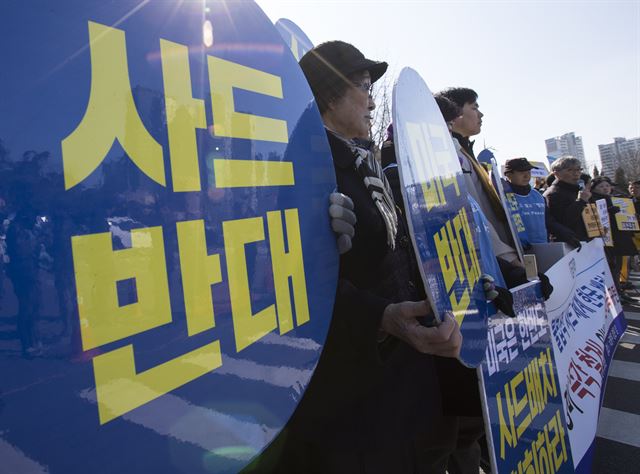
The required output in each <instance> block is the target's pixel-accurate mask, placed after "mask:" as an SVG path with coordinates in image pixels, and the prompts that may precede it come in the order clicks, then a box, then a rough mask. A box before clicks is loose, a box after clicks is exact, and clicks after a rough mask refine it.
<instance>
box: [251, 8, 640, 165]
mask: <svg viewBox="0 0 640 474" xmlns="http://www.w3.org/2000/svg"><path fill="white" fill-rule="evenodd" d="M258 4H259V5H260V6H261V7H262V8H263V10H264V11H265V13H266V14H267V15H268V16H269V18H270V19H271V20H272V21H274V22H275V21H276V20H278V19H279V18H288V19H289V20H292V21H293V22H295V23H296V24H297V25H298V26H299V27H300V28H302V30H304V31H305V32H306V33H307V35H308V36H309V38H310V39H311V41H313V42H314V43H315V44H319V43H321V42H323V41H328V40H333V39H340V40H343V41H347V42H349V43H352V44H354V45H355V46H356V47H358V48H359V49H360V50H361V51H362V52H363V53H364V54H365V55H366V56H367V57H370V58H372V59H378V60H384V61H387V62H388V63H389V64H390V68H389V73H391V74H392V75H394V76H397V74H398V73H399V72H400V70H401V69H402V68H403V67H406V66H409V67H412V68H414V69H415V70H417V71H418V72H419V73H420V74H421V75H422V77H423V78H424V80H425V81H426V82H427V84H428V85H429V88H430V89H431V90H432V91H438V90H440V89H442V88H445V87H448V86H456V85H457V86H466V87H471V88H473V89H475V90H476V92H478V94H479V96H480V97H479V99H478V102H479V104H480V109H481V110H482V112H483V113H484V114H485V118H484V125H483V130H482V134H481V135H479V136H478V137H476V138H477V142H478V145H479V147H478V148H477V150H479V149H480V148H481V146H482V145H483V144H484V143H486V145H487V146H490V147H493V148H495V153H496V157H497V158H498V161H504V160H506V159H508V158H513V157H516V156H526V157H527V158H529V159H531V160H542V159H544V157H545V156H546V151H545V146H544V140H545V139H546V138H549V137H553V136H557V135H562V134H564V133H566V132H571V131H573V132H575V133H576V134H577V135H579V136H582V139H583V143H584V148H585V155H586V159H587V162H588V163H590V168H591V166H592V165H593V164H594V163H596V164H597V165H598V167H600V160H599V154H598V147H597V145H598V144H602V143H610V142H612V141H613V137H614V136H624V137H627V138H634V137H638V136H640V0H629V1H618V2H616V1H607V2H594V1H537V2H521V1H509V2H506V1H494V2H488V1H439V2H436V1H418V0H416V1H402V0H400V1H373V0H372V1H367V2H364V1H349V0H347V1H327V0H323V1H307V0H296V1H281V0H258Z"/></svg>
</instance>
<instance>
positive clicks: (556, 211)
mask: <svg viewBox="0 0 640 474" xmlns="http://www.w3.org/2000/svg"><path fill="white" fill-rule="evenodd" d="M551 171H552V172H553V174H554V176H555V177H556V179H555V181H554V182H553V184H552V185H551V186H549V188H548V189H547V190H546V191H545V193H544V197H545V199H546V200H547V206H548V207H549V211H550V212H551V215H552V216H553V218H554V219H555V220H556V221H557V222H561V223H562V224H563V225H564V226H566V227H568V228H569V229H571V230H572V231H573V232H574V234H575V235H576V237H577V238H578V239H580V240H588V236H587V230H586V228H585V226H584V221H583V220H582V211H583V210H584V208H585V207H586V206H587V203H588V202H589V199H590V198H591V191H590V190H589V189H587V188H586V187H585V186H584V183H581V181H580V174H581V173H582V165H581V163H580V160H578V159H577V158H572V157H563V158H560V159H559V160H557V161H554V162H553V163H552V165H551Z"/></svg>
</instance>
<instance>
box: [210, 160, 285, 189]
mask: <svg viewBox="0 0 640 474" xmlns="http://www.w3.org/2000/svg"><path fill="white" fill-rule="evenodd" d="M213 171H214V173H215V177H216V187H217V188H243V187H247V188H251V187H256V186H293V185H294V184H295V182H294V178H293V163H292V162H290V161H254V160H230V159H216V160H213Z"/></svg>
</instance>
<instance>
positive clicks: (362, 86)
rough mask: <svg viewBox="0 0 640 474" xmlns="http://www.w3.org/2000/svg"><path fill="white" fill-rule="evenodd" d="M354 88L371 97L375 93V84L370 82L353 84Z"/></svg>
mask: <svg viewBox="0 0 640 474" xmlns="http://www.w3.org/2000/svg"><path fill="white" fill-rule="evenodd" d="M351 84H352V85H353V87H355V88H356V89H360V90H361V91H364V92H366V93H367V94H368V95H369V96H371V94H372V92H373V84H371V83H370V82H352V83H351Z"/></svg>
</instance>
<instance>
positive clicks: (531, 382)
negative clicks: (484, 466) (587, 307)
mask: <svg viewBox="0 0 640 474" xmlns="http://www.w3.org/2000/svg"><path fill="white" fill-rule="evenodd" d="M512 294H513V303H514V304H513V309H514V312H515V314H516V317H515V318H510V317H507V316H504V315H501V314H500V313H499V314H498V315H495V316H493V317H492V318H491V320H490V323H489V333H488V345H487V354H486V359H485V362H484V363H483V364H482V385H483V390H482V393H483V398H484V400H483V405H484V408H485V420H488V422H487V424H488V426H489V430H488V433H487V439H488V441H489V445H490V446H491V447H492V449H491V450H490V451H491V453H492V465H493V466H492V472H501V473H502V472H505V473H516V474H524V473H529V472H533V473H543V472H544V473H547V472H554V473H569V472H573V461H572V457H571V446H570V443H569V435H568V431H567V425H566V420H565V416H564V409H563V407H562V393H563V391H564V388H563V387H562V386H561V385H560V382H559V381H558V373H557V369H556V361H555V357H554V351H553V346H552V343H551V332H550V327H549V321H548V319H547V314H546V312H545V304H544V301H543V299H542V295H541V292H540V283H539V282H531V283H528V284H526V285H523V286H520V287H518V288H517V289H514V290H512Z"/></svg>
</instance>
